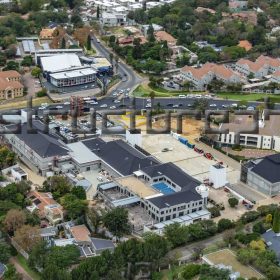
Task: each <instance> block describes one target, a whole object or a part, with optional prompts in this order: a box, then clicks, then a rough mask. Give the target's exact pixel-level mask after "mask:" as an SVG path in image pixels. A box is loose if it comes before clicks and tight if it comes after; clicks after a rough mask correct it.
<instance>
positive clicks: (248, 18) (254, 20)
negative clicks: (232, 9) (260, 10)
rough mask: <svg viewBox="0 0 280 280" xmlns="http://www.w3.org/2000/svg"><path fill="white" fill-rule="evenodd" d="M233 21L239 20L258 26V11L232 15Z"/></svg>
mask: <svg viewBox="0 0 280 280" xmlns="http://www.w3.org/2000/svg"><path fill="white" fill-rule="evenodd" d="M231 17H232V18H233V19H238V20H241V21H244V22H248V23H250V24H252V25H254V26H256V25H257V24H258V15H257V12H256V11H243V12H238V13H233V14H231Z"/></svg>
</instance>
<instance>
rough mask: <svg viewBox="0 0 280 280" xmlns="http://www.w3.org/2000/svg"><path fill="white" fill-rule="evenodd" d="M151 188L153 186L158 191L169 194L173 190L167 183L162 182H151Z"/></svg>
mask: <svg viewBox="0 0 280 280" xmlns="http://www.w3.org/2000/svg"><path fill="white" fill-rule="evenodd" d="M153 188H155V189H156V190H158V191H160V192H161V193H163V194H171V193H174V192H175V191H174V190H173V189H171V188H170V187H169V186H168V185H167V184H165V183H163V182H160V183H155V184H153Z"/></svg>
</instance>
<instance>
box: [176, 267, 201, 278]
mask: <svg viewBox="0 0 280 280" xmlns="http://www.w3.org/2000/svg"><path fill="white" fill-rule="evenodd" d="M200 267H201V266H200V265H199V264H194V263H191V264H188V265H186V266H184V268H183V269H182V273H181V275H182V277H183V279H185V280H191V279H193V278H194V277H195V276H197V275H198V274H199V272H200Z"/></svg>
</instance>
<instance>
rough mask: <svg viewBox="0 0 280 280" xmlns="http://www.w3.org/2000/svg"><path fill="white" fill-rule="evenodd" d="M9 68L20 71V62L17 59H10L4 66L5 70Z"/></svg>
mask: <svg viewBox="0 0 280 280" xmlns="http://www.w3.org/2000/svg"><path fill="white" fill-rule="evenodd" d="M9 70H15V71H19V63H18V62H15V61H8V62H7V64H6V67H4V68H3V71H9Z"/></svg>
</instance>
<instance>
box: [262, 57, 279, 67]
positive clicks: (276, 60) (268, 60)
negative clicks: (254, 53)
mask: <svg viewBox="0 0 280 280" xmlns="http://www.w3.org/2000/svg"><path fill="white" fill-rule="evenodd" d="M256 62H258V63H262V64H268V65H270V66H272V67H280V59H279V58H273V57H269V56H265V55H261V56H259V57H258V58H257V60H256Z"/></svg>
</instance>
